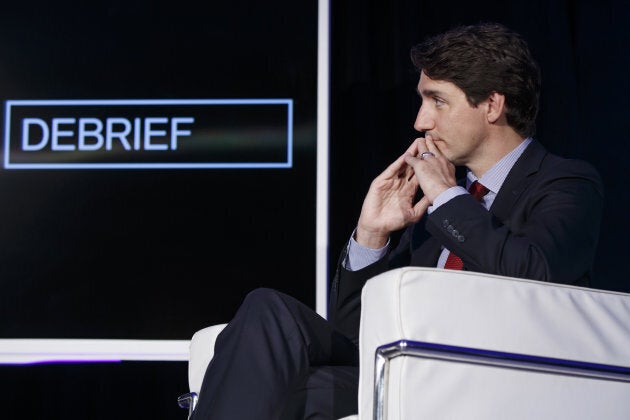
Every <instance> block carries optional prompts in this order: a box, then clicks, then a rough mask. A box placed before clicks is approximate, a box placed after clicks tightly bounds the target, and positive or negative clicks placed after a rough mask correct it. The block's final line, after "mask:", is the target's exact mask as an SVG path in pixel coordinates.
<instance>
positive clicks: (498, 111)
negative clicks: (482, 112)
mask: <svg viewBox="0 0 630 420" xmlns="http://www.w3.org/2000/svg"><path fill="white" fill-rule="evenodd" d="M486 101H487V103H488V108H487V118H488V122H489V123H491V124H494V123H496V122H497V121H498V120H499V118H501V117H502V116H503V115H504V114H505V111H506V109H505V95H502V94H500V93H497V92H492V93H491V94H490V96H488V99H486Z"/></svg>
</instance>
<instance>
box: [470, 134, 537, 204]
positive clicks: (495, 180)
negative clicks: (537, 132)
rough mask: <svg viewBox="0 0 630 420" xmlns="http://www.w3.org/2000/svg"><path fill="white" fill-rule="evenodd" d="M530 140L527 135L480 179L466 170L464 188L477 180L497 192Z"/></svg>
mask: <svg viewBox="0 0 630 420" xmlns="http://www.w3.org/2000/svg"><path fill="white" fill-rule="evenodd" d="M531 142H532V138H531V137H527V138H526V139H525V140H523V141H522V142H521V143H520V144H519V145H518V146H516V147H515V148H514V149H513V150H512V151H511V152H510V153H508V154H507V155H505V156H503V157H502V158H501V159H500V160H499V161H498V162H497V163H495V164H494V165H493V166H492V168H490V169H489V170H488V171H487V172H486V173H485V174H483V176H482V177H481V179H479V178H477V177H476V176H475V174H473V173H472V171H470V170H468V171H467V173H466V189H468V188H469V187H470V184H472V183H473V182H475V181H479V182H480V183H482V184H483V185H484V186H485V187H486V188H488V189H489V190H490V191H492V192H493V193H495V194H497V193H498V192H499V190H500V189H501V186H502V185H503V182H504V181H505V178H507V176H508V174H509V173H510V171H511V170H512V167H513V166H514V164H515V163H516V161H517V160H518V158H519V157H521V155H522V154H523V152H524V151H525V149H526V148H527V146H529V144H530V143H531Z"/></svg>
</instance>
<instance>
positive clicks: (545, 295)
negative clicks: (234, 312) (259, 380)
mask: <svg viewBox="0 0 630 420" xmlns="http://www.w3.org/2000/svg"><path fill="white" fill-rule="evenodd" d="M362 299H363V304H362V313H361V331H360V384H359V413H358V418H359V419H361V420H366V419H370V418H374V419H389V420H392V419H401V420H410V419H413V420H415V419H424V418H426V419H554V420H557V419H572V420H574V419H628V418H630V295H629V294H623V293H616V292H607V291H601V290H594V289H586V288H579V287H572V286H563V285H556V284H549V283H543V282H537V281H531V280H522V279H515V278H508V277H501V276H492V275H486V274H479V273H473V272H466V271H452V270H441V269H432V268H416V267H409V268H402V269H397V270H392V271H389V272H387V273H383V274H381V275H379V276H377V277H374V278H373V279H371V280H369V281H368V283H367V284H366V286H365V287H364V289H363V296H362ZM222 327H223V326H213V327H208V328H205V329H203V330H200V331H198V332H197V333H196V334H195V335H194V336H193V339H192V340H191V346H190V363H189V382H190V390H191V392H196V393H198V392H199V389H200V387H201V381H202V379H203V374H204V373H205V370H206V366H207V364H208V362H209V361H210V359H211V357H212V355H211V354H209V353H208V349H209V348H212V346H213V342H214V339H215V338H216V335H217V334H218V332H219V331H220V329H222ZM180 398H181V397H180ZM188 398H189V400H190V401H192V400H191V399H190V398H191V397H190V396H189V397H188ZM183 405H186V404H185V403H184V404H183ZM347 419H349V418H347Z"/></svg>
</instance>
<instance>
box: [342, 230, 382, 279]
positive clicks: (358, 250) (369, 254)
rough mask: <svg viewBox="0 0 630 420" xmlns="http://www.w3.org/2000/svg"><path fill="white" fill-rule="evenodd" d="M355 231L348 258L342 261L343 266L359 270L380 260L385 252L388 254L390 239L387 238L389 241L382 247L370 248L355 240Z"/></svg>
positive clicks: (351, 269)
mask: <svg viewBox="0 0 630 420" xmlns="http://www.w3.org/2000/svg"><path fill="white" fill-rule="evenodd" d="M355 231H356V230H355ZM354 233H355V232H352V235H351V236H350V241H349V242H348V250H347V252H346V258H345V259H344V260H343V262H342V265H343V268H345V269H346V270H348V271H359V270H361V269H362V268H365V267H367V266H368V265H370V264H373V263H375V262H376V261H378V260H380V259H381V258H383V257H384V256H385V254H387V248H389V239H387V243H386V244H385V246H384V247H382V248H378V249H374V248H368V247H365V246H363V245H361V244H359V243H358V242H357V241H355V240H354Z"/></svg>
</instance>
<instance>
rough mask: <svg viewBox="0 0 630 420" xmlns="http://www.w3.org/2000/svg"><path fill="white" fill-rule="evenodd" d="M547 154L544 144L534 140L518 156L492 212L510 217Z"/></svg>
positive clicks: (503, 219)
mask: <svg viewBox="0 0 630 420" xmlns="http://www.w3.org/2000/svg"><path fill="white" fill-rule="evenodd" d="M546 155H547V150H546V149H545V148H544V147H543V145H542V144H540V143H539V142H538V141H536V140H533V141H532V142H531V143H530V144H529V146H527V149H525V151H524V152H523V154H522V155H521V156H520V157H519V158H518V160H517V161H516V163H515V164H514V166H513V167H512V170H510V173H509V174H508V176H507V178H505V181H504V182H503V185H502V186H501V189H500V190H499V193H498V194H497V196H496V198H495V199H494V202H493V203H492V207H491V208H490V212H491V213H492V214H494V215H495V216H496V217H497V218H498V219H499V220H501V221H505V220H507V219H508V218H509V216H510V213H511V211H512V207H513V206H514V204H515V203H516V202H517V201H518V199H519V197H520V196H521V194H522V193H523V191H525V190H526V189H527V187H528V186H529V185H530V184H531V183H532V181H533V180H534V177H533V176H532V175H533V174H535V173H536V172H538V170H539V169H540V165H541V164H542V161H543V159H544V158H545V156H546Z"/></svg>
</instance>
